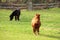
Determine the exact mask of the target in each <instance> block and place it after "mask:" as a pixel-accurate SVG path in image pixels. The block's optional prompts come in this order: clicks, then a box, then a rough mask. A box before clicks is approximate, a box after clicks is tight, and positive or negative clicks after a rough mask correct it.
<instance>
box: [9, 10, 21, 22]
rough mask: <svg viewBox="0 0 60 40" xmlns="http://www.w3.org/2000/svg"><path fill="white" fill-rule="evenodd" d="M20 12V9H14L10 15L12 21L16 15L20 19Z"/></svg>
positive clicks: (16, 18)
mask: <svg viewBox="0 0 60 40" xmlns="http://www.w3.org/2000/svg"><path fill="white" fill-rule="evenodd" d="M20 14H21V12H20V9H16V10H14V11H13V12H12V14H11V15H10V21H11V20H13V18H14V17H15V20H18V21H19V17H20Z"/></svg>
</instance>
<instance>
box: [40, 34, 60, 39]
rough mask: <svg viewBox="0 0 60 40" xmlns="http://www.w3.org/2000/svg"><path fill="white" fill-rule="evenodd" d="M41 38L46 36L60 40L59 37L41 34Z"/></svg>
mask: <svg viewBox="0 0 60 40" xmlns="http://www.w3.org/2000/svg"><path fill="white" fill-rule="evenodd" d="M40 36H46V37H50V38H57V39H60V37H59V36H52V35H46V34H40Z"/></svg>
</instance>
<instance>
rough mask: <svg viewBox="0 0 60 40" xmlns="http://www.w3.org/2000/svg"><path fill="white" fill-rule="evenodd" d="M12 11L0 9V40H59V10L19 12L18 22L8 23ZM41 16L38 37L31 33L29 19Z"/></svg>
mask: <svg viewBox="0 0 60 40" xmlns="http://www.w3.org/2000/svg"><path fill="white" fill-rule="evenodd" d="M11 12H12V10H6V9H0V40H60V8H51V9H44V10H34V11H27V10H21V19H20V21H15V20H13V21H9V15H10V14H11ZM36 13H40V14H41V23H42V25H41V28H40V35H39V36H35V35H34V34H33V32H32V27H31V19H32V18H33V17H34V15H35V14H36Z"/></svg>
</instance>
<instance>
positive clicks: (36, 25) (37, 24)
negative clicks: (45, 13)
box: [31, 14, 41, 35]
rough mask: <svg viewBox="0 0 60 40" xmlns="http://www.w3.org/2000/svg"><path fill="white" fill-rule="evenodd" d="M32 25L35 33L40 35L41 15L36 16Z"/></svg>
mask: <svg viewBox="0 0 60 40" xmlns="http://www.w3.org/2000/svg"><path fill="white" fill-rule="evenodd" d="M31 23H32V27H33V33H34V34H38V35H39V28H40V26H41V22H40V14H36V15H35V17H34V18H33V19H32V22H31Z"/></svg>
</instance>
